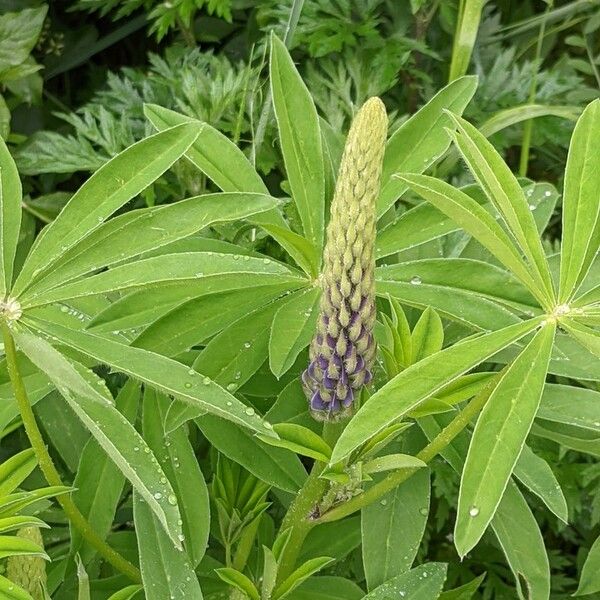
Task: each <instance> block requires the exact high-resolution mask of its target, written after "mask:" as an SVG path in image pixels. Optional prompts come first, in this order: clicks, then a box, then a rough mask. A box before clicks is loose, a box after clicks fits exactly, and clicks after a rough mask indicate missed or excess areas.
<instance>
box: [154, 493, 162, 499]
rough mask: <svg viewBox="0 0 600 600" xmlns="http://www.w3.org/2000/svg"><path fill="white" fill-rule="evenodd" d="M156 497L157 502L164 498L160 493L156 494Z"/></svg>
mask: <svg viewBox="0 0 600 600" xmlns="http://www.w3.org/2000/svg"><path fill="white" fill-rule="evenodd" d="M154 497H155V498H156V499H157V500H160V499H161V498H162V494H161V493H160V492H156V494H154Z"/></svg>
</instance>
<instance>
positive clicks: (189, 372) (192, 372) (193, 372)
mask: <svg viewBox="0 0 600 600" xmlns="http://www.w3.org/2000/svg"><path fill="white" fill-rule="evenodd" d="M195 374H196V371H194V369H190V370H189V371H188V375H195Z"/></svg>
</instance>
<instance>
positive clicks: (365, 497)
mask: <svg viewBox="0 0 600 600" xmlns="http://www.w3.org/2000/svg"><path fill="white" fill-rule="evenodd" d="M496 383H497V377H494V378H492V379H491V380H490V382H489V383H488V384H487V385H486V386H485V388H483V390H481V392H479V394H477V396H475V397H474V398H473V399H472V400H471V401H470V402H469V404H467V406H465V408H463V410H462V411H461V412H460V413H459V414H458V415H457V416H456V417H455V418H454V419H453V420H452V421H451V422H450V423H449V424H448V425H447V426H446V427H445V428H444V429H443V430H442V431H441V432H440V433H439V435H437V436H436V437H435V438H434V439H433V440H431V442H430V443H429V444H427V446H425V448H423V450H421V451H420V452H419V453H418V454H417V455H416V457H417V458H419V459H421V460H422V461H423V462H424V463H430V462H431V461H432V460H433V459H434V458H435V457H436V456H437V455H438V454H439V453H440V452H442V451H443V450H444V448H446V446H448V445H449V444H450V442H452V440H453V439H454V438H455V437H456V436H457V435H458V434H459V433H460V432H461V431H462V430H463V429H464V428H465V427H466V426H467V425H468V424H469V423H470V422H471V419H472V418H473V417H474V416H475V415H476V414H477V413H478V412H479V411H480V410H481V409H482V408H483V406H484V405H485V403H486V402H487V400H488V398H489V397H490V394H491V393H492V391H493V389H494V387H495V385H496ZM418 470H419V469H418V468H407V469H399V470H398V471H394V472H392V473H390V474H389V475H388V476H387V477H386V478H385V479H382V480H381V481H380V482H378V483H376V484H374V485H372V486H371V487H370V488H369V489H367V490H365V491H364V492H363V493H362V494H360V495H358V496H355V497H354V498H352V499H351V500H348V501H347V502H344V503H343V504H340V505H339V506H336V507H335V508H332V509H331V510H329V511H327V512H326V513H324V514H322V515H321V516H320V517H319V518H317V519H314V521H313V524H314V525H318V524H319V523H329V522H330V521H337V520H339V519H342V518H344V517H346V516H348V515H351V514H352V513H354V512H356V511H358V510H361V509H362V508H364V507H365V506H368V505H369V504H372V503H373V502H375V501H376V500H377V499H378V498H380V497H381V496H383V495H384V494H387V493H388V492H389V491H391V490H393V489H394V488H396V487H397V486H399V485H400V484H401V483H404V482H405V481H406V480H407V479H408V478H409V477H411V476H412V475H414V474H415V473H416V472H417V471H418Z"/></svg>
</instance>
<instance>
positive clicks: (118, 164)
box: [14, 124, 199, 295]
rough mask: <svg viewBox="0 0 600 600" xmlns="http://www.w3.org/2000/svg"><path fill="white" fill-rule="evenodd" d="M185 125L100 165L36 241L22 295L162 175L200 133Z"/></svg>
mask: <svg viewBox="0 0 600 600" xmlns="http://www.w3.org/2000/svg"><path fill="white" fill-rule="evenodd" d="M198 131H199V127H198V125H196V124H189V125H181V126H179V127H174V128H172V129H169V130H166V131H164V132H162V133H157V134H156V135H153V136H150V137H148V138H146V139H144V140H142V141H141V142H137V143H136V144H134V145H133V146H130V147H129V148H127V149H126V150H124V151H123V152H121V153H120V154H118V155H117V156H115V157H114V158H113V159H111V160H109V161H108V162H107V163H106V164H104V165H103V166H102V167H100V169H98V170H97V171H96V172H95V173H94V174H93V175H92V176H91V177H90V178H89V179H88V180H87V181H86V182H85V183H84V185H83V186H82V187H81V188H79V190H78V191H77V192H76V193H75V194H74V195H73V196H72V198H71V200H69V202H68V204H67V205H66V206H65V208H64V209H63V210H62V211H61V213H60V214H59V216H58V217H57V218H56V219H55V220H54V221H53V222H52V223H51V224H50V225H48V226H47V227H46V228H45V229H44V230H43V231H42V233H41V234H40V235H39V236H38V238H37V239H36V242H35V244H34V246H33V248H32V250H31V252H30V253H29V256H28V257H27V259H26V261H25V264H24V265H23V269H22V270H21V272H20V273H19V276H18V277H17V280H16V283H15V290H14V293H15V295H20V294H21V293H22V292H23V291H24V290H25V289H26V288H27V287H28V286H29V285H30V284H31V283H32V281H33V280H35V279H36V278H37V277H39V276H40V275H42V274H44V273H45V272H46V271H47V269H49V268H50V267H51V266H52V265H53V264H54V263H55V262H56V260H57V259H58V258H59V257H60V256H61V255H62V254H64V253H65V252H66V251H67V250H69V249H71V248H72V247H73V246H75V245H76V244H77V243H78V242H80V241H81V240H82V239H84V238H85V237H86V236H88V235H90V234H91V233H92V232H93V231H94V230H95V229H97V228H99V227H100V226H101V225H102V223H103V222H104V221H105V220H106V219H107V218H108V217H109V216H110V215H112V214H113V213H114V212H115V211H116V210H118V209H119V208H121V207H122V206H123V205H124V204H126V203H127V202H128V201H129V200H131V199H132V198H134V197H135V196H137V195H138V194H139V193H140V192H142V191H143V190H144V189H146V188H147V187H148V186H149V185H150V184H151V183H153V182H154V181H155V180H156V179H157V178H158V177H160V176H161V175H162V174H163V173H164V172H165V171H166V170H167V169H168V168H169V167H170V166H171V165H172V164H173V163H174V162H175V161H176V160H177V159H178V158H180V157H181V155H182V154H183V153H184V152H185V151H186V150H187V149H188V148H189V146H190V145H191V144H192V143H193V142H194V140H195V139H196V137H197V136H198Z"/></svg>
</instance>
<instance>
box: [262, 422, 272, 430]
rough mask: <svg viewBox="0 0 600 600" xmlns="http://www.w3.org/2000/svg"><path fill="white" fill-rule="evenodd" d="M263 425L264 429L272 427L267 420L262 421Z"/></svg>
mask: <svg viewBox="0 0 600 600" xmlns="http://www.w3.org/2000/svg"><path fill="white" fill-rule="evenodd" d="M263 427H264V428H265V429H273V425H272V424H271V423H269V422H268V421H265V422H264V423H263Z"/></svg>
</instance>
